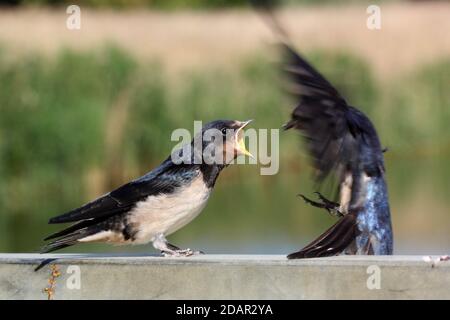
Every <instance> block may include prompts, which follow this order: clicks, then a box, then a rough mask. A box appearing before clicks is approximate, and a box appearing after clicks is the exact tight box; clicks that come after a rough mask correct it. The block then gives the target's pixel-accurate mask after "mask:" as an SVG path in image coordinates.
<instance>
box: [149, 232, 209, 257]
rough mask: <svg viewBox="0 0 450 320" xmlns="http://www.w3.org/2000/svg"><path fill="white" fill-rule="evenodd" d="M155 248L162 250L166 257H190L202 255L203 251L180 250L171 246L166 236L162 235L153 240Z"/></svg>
mask: <svg viewBox="0 0 450 320" xmlns="http://www.w3.org/2000/svg"><path fill="white" fill-rule="evenodd" d="M153 247H155V249H158V250H161V254H162V255H163V256H165V257H189V256H192V255H196V254H202V253H203V252H201V251H194V250H192V249H180V248H178V247H177V246H175V245H173V244H170V243H169V242H168V241H167V239H166V237H164V234H162V233H160V234H158V235H156V236H155V237H154V239H153Z"/></svg>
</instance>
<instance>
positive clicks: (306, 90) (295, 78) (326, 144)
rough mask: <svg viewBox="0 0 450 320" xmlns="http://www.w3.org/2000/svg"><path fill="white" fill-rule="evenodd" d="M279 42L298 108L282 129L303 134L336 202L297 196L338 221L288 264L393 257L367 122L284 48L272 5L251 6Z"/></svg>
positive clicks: (379, 163) (376, 145)
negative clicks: (345, 256) (332, 183)
mask: <svg viewBox="0 0 450 320" xmlns="http://www.w3.org/2000/svg"><path fill="white" fill-rule="evenodd" d="M252 3H253V4H254V6H255V8H256V9H258V10H259V11H260V12H261V13H262V14H263V17H264V18H266V21H267V22H268V24H269V25H270V27H271V28H272V30H273V31H274V33H275V34H276V35H277V36H278V37H279V38H280V39H281V42H282V45H281V47H282V50H283V53H284V63H283V72H284V73H285V74H287V75H288V77H289V79H290V81H291V84H292V91H293V92H292V93H293V94H294V96H295V98H296V99H298V101H299V103H298V104H297V106H296V108H295V109H294V111H293V112H292V115H291V120H290V121H289V122H288V123H286V124H285V125H284V129H286V130H288V129H291V128H292V129H296V130H299V131H300V132H301V134H302V135H303V138H304V141H305V142H306V147H307V150H308V152H309V154H310V156H311V160H312V164H313V166H314V168H315V171H316V177H315V178H316V179H317V181H318V182H323V180H324V179H325V178H326V177H327V176H328V175H330V173H333V175H334V176H335V177H336V178H337V180H338V190H337V191H338V192H339V194H340V201H339V203H337V202H334V201H330V200H328V199H326V198H325V197H323V196H322V195H321V194H319V201H320V202H316V201H312V200H310V199H308V198H306V197H305V196H303V195H301V196H302V197H303V199H304V200H305V201H306V202H307V203H308V204H310V205H313V206H316V207H319V208H323V209H326V210H327V211H328V212H330V213H332V214H335V215H336V216H338V217H339V220H338V221H337V222H336V223H335V224H334V225H333V226H332V227H330V228H329V229H328V230H327V231H325V232H324V233H323V234H321V235H320V236H319V237H318V238H317V239H315V240H314V241H312V242H311V243H310V244H308V245H307V246H306V247H304V248H303V249H301V250H300V251H298V252H295V253H292V254H290V255H288V258H289V259H294V258H310V257H323V256H331V255H337V254H340V253H349V254H392V251H393V236H392V226H391V217H390V211H389V201H388V193H387V187H386V181H385V177H384V175H385V168H384V156H383V151H384V149H382V147H381V144H380V141H379V138H378V135H377V132H376V130H375V128H374V126H373V124H372V122H371V121H370V120H369V118H367V116H366V115H365V114H364V113H362V112H361V111H359V110H358V109H356V108H354V107H352V106H350V105H349V104H348V103H347V101H346V100H345V99H344V97H342V95H341V94H340V93H339V92H338V91H337V90H336V89H335V88H334V87H333V86H332V85H331V84H330V82H328V80H326V79H325V78H324V77H323V76H322V75H321V74H320V73H319V72H318V71H317V70H315V69H314V67H312V66H311V65H310V64H309V63H308V62H307V61H306V60H305V59H304V58H302V57H301V56H300V55H299V54H298V53H297V52H295V50H294V49H293V48H292V46H291V45H289V44H288V43H289V41H288V36H287V33H286V31H285V30H284V29H283V28H282V26H281V24H280V23H279V22H278V20H277V19H276V17H275V15H274V13H273V10H274V8H275V6H276V1H274V0H264V1H252Z"/></svg>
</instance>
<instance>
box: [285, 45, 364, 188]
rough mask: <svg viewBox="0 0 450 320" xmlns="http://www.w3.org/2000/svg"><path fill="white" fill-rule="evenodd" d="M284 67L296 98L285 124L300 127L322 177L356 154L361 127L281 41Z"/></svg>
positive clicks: (351, 110)
mask: <svg viewBox="0 0 450 320" xmlns="http://www.w3.org/2000/svg"><path fill="white" fill-rule="evenodd" d="M282 46H283V51H284V55H285V59H284V65H283V71H284V72H285V73H287V75H288V76H289V78H290V80H291V82H292V88H291V91H292V93H293V94H294V96H295V97H297V98H298V99H299V103H298V105H297V107H296V108H295V109H294V111H293V112H292V114H291V120H290V121H289V122H288V123H286V124H285V126H284V128H285V129H286V130H287V129H290V128H295V129H297V130H299V131H300V132H301V133H302V135H303V137H304V139H305V141H306V146H307V149H308V152H309V154H310V156H311V158H312V162H313V165H314V168H315V169H316V173H317V179H318V180H319V181H321V180H323V179H324V178H325V177H326V176H327V175H328V174H329V173H330V172H331V171H332V170H333V169H344V168H345V167H346V166H347V164H348V163H350V162H351V161H352V159H353V158H354V157H355V156H356V155H355V151H356V150H357V148H356V146H357V139H358V137H357V136H358V133H359V132H360V130H361V128H360V126H359V124H358V120H357V119H356V117H355V116H354V115H353V113H354V112H355V111H356V112H357V110H356V109H354V108H352V107H350V106H348V104H347V102H346V100H345V99H344V98H343V97H342V96H341V95H340V93H339V92H338V91H337V90H336V89H335V88H334V87H333V86H332V85H331V84H330V83H329V82H328V81H327V80H326V79H325V78H324V77H323V76H322V75H321V74H320V73H319V72H318V71H317V70H315V69H314V68H313V67H312V66H311V65H310V64H309V63H308V62H307V61H306V60H305V59H304V58H302V57H301V56H300V55H299V54H298V53H297V52H295V51H294V50H293V49H292V48H291V47H290V46H289V45H287V44H283V45H282Z"/></svg>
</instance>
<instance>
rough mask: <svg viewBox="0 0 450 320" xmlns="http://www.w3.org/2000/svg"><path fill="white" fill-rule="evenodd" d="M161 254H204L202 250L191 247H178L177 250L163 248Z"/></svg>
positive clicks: (185, 255) (165, 255)
mask: <svg viewBox="0 0 450 320" xmlns="http://www.w3.org/2000/svg"><path fill="white" fill-rule="evenodd" d="M161 254H162V255H163V256H164V257H190V256H194V255H199V254H205V253H204V252H203V251H197V250H192V249H189V248H188V249H178V250H163V251H161Z"/></svg>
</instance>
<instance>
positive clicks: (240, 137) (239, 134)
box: [235, 120, 254, 158]
mask: <svg viewBox="0 0 450 320" xmlns="http://www.w3.org/2000/svg"><path fill="white" fill-rule="evenodd" d="M252 121H253V120H247V121H243V122H241V123H240V124H239V125H240V126H239V128H238V129H237V130H236V135H235V136H236V145H237V148H238V152H239V153H241V154H243V155H246V156H249V157H252V158H254V157H253V155H252V154H251V153H250V151H248V150H247V148H246V147H245V140H244V130H243V129H244V128H245V127H246V126H247V125H248V124H249V123H250V122H252Z"/></svg>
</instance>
